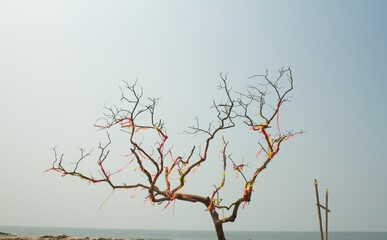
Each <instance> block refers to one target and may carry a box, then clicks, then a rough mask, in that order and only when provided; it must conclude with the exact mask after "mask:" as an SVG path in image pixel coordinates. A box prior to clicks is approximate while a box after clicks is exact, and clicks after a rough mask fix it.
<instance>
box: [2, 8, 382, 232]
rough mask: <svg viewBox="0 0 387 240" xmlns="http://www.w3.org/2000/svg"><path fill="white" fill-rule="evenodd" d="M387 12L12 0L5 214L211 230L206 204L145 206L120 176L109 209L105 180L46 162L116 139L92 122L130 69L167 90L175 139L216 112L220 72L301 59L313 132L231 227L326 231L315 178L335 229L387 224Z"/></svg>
mask: <svg viewBox="0 0 387 240" xmlns="http://www.w3.org/2000/svg"><path fill="white" fill-rule="evenodd" d="M386 12H387V3H386V1H266V2H264V1H162V3H161V1H68V0H66V1H15V0H9V1H6V0H3V1H0V83H1V84H0V86H1V87H0V109H1V112H2V113H1V118H0V133H1V134H0V146H1V151H0V170H1V174H0V225H14V226H61V227H106V228H112V227H116V228H131V229H138V228H150V229H164V228H167V229H212V228H213V226H212V222H211V219H210V216H209V214H208V212H206V211H205V209H204V207H203V206H202V205H199V204H196V205H195V204H188V203H180V202H177V203H176V206H175V213H174V214H172V209H171V208H167V209H165V210H163V206H164V205H161V206H154V207H152V206H150V205H146V206H144V205H142V203H143V200H144V197H145V196H146V195H145V193H143V194H138V195H137V197H136V198H134V199H131V198H130V196H131V195H132V192H131V191H116V192H115V193H114V194H113V195H112V197H111V198H110V199H109V201H108V202H107V203H106V204H105V205H104V207H103V208H102V209H101V210H99V206H100V205H101V203H102V202H103V201H104V200H105V199H106V197H107V196H108V195H109V194H110V192H111V190H110V189H109V187H108V186H106V185H89V184H87V183H86V182H84V181H80V180H78V179H75V178H71V177H64V178H62V177H60V176H59V175H58V174H54V173H42V172H43V170H45V169H47V168H49V167H50V166H51V163H52V160H53V154H52V152H51V151H50V148H52V147H54V146H56V145H57V146H58V147H59V148H58V150H59V151H60V152H63V153H65V156H66V159H67V160H68V161H69V162H72V161H75V160H76V158H77V157H78V154H79V152H78V148H80V147H84V148H86V149H91V148H92V147H96V146H97V145H98V142H99V141H104V140H106V136H105V135H104V134H103V133H101V132H96V131H95V128H94V127H93V124H94V121H95V120H96V119H97V118H98V117H100V116H101V114H102V113H103V109H102V108H103V106H104V104H106V105H109V104H115V103H118V100H119V97H120V91H119V88H118V86H119V85H121V80H126V81H128V82H134V81H135V80H136V79H138V84H139V85H140V86H142V87H143V89H144V92H145V95H146V96H155V97H160V98H161V100H160V104H159V110H158V113H159V115H158V116H160V117H161V118H163V119H164V120H165V121H166V124H167V125H166V127H167V130H168V134H169V135H170V136H171V138H172V139H171V141H172V140H173V139H174V136H176V137H175V138H176V139H178V138H179V136H180V135H177V134H178V133H180V132H182V131H184V130H185V128H186V127H187V126H190V125H192V124H193V123H194V122H195V117H196V116H198V117H199V118H201V119H203V121H204V122H205V121H207V120H211V119H214V118H212V117H215V115H214V112H213V110H211V109H210V108H209V107H210V105H211V103H212V99H213V98H214V95H216V94H218V92H217V85H218V82H219V73H220V72H228V73H229V84H230V85H231V86H233V87H234V89H243V87H244V86H245V85H246V83H248V79H247V78H248V77H249V76H251V75H254V74H262V73H264V72H265V70H266V69H268V70H269V72H270V73H273V74H274V73H275V72H276V71H277V70H278V69H279V68H281V67H282V66H285V67H287V66H291V68H292V70H293V73H294V81H295V89H294V92H293V94H292V96H293V101H292V102H291V103H290V104H288V105H286V106H285V107H286V111H285V112H284V113H283V114H282V115H281V118H282V120H283V121H284V122H285V125H286V126H287V127H289V129H290V130H291V129H296V130H297V129H303V130H305V131H306V132H307V134H304V135H302V136H298V137H297V138H293V139H292V140H291V141H288V142H286V144H285V145H284V147H283V148H282V151H281V153H280V154H279V155H278V156H277V159H275V160H274V162H273V163H272V164H271V165H270V166H269V168H268V169H267V170H266V171H265V172H264V173H263V174H262V176H260V178H259V179H258V181H257V183H256V189H255V193H254V194H253V199H252V202H251V203H250V205H248V206H246V207H245V208H244V209H243V210H241V211H240V213H239V215H238V219H237V221H236V222H235V223H229V224H226V226H225V228H226V229H232V230H252V231H255V230H256V231H259V230H279V231H282V230H286V231H298V230H306V231H317V230H318V225H317V217H316V207H315V195H314V188H313V179H314V178H318V180H319V182H320V189H321V192H322V190H323V189H324V188H329V190H330V208H331V210H332V213H331V214H330V226H331V227H330V229H331V230H336V231H387V221H386V215H387V204H386V202H387V174H386V173H385V171H386V169H387V163H386V160H387V159H386V157H385V156H386V155H387V150H386V149H387V146H386V140H385V136H387V128H386V125H385V123H386V117H387V108H386V106H385V104H386V103H387V101H386V100H387V97H386V89H387V83H386V82H387V81H386V77H385V76H386V74H385V68H386V64H387V44H386V43H387V28H386V25H387V15H386ZM216 96H218V95H216ZM229 140H230V142H231V143H232V142H233V141H234V145H233V152H235V154H240V155H243V153H240V152H239V153H238V150H240V151H245V150H244V149H249V145H248V144H247V143H246V142H245V141H244V139H240V138H237V137H235V138H234V139H233V138H229ZM246 141H247V140H246ZM173 144H174V145H176V146H184V142H183V143H182V142H180V143H173ZM121 146H123V147H124V148H125V146H127V145H126V144H125V143H121ZM189 147H190V146H188V147H187V146H186V147H183V148H182V149H181V152H184V151H185V152H186V153H187V151H188V150H186V149H189ZM126 150H127V149H123V150H117V153H116V154H117V156H118V154H120V153H123V152H125V151H126ZM120 151H121V152H120ZM90 161H93V160H90ZM193 178H194V176H193ZM195 181H197V183H198V184H200V183H205V184H213V183H212V182H211V183H208V181H206V178H200V179H197V180H195ZM233 181H235V180H234V179H233V177H230V178H229V182H230V184H232V183H233ZM238 191H239V192H240V189H238Z"/></svg>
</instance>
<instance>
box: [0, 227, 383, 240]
mask: <svg viewBox="0 0 387 240" xmlns="http://www.w3.org/2000/svg"><path fill="white" fill-rule="evenodd" d="M0 232H3V233H11V234H15V235H24V236H44V235H53V236H58V235H67V236H75V237H91V238H117V239H131V240H132V239H133V240H137V239H142V240H216V235H215V232H214V231H189V230H187V231H182V230H132V229H102V228H98V229H93V228H57V227H10V226H0ZM225 234H226V238H227V239H229V240H320V234H319V233H318V232H265V231H259V232H252V231H251V232H249V231H226V232H225ZM328 239H329V240H387V232H330V233H328Z"/></svg>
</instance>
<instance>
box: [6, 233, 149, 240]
mask: <svg viewBox="0 0 387 240" xmlns="http://www.w3.org/2000/svg"><path fill="white" fill-rule="evenodd" d="M0 240H123V239H112V238H89V237H70V236H66V235H59V236H48V235H46V236H41V237H36V236H17V235H13V234H10V233H2V232H0ZM132 240H143V239H141V238H139V239H132Z"/></svg>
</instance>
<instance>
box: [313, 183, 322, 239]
mask: <svg viewBox="0 0 387 240" xmlns="http://www.w3.org/2000/svg"><path fill="white" fill-rule="evenodd" d="M317 185H318V183H317V179H315V180H314V188H315V190H316V206H317V214H318V223H319V226H320V240H324V232H323V225H322V221H321V210H320V206H321V205H320V200H319V197H318V188H317Z"/></svg>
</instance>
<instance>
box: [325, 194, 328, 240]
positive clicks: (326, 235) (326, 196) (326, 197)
mask: <svg viewBox="0 0 387 240" xmlns="http://www.w3.org/2000/svg"><path fill="white" fill-rule="evenodd" d="M328 212H329V208H328V189H325V240H328Z"/></svg>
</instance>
